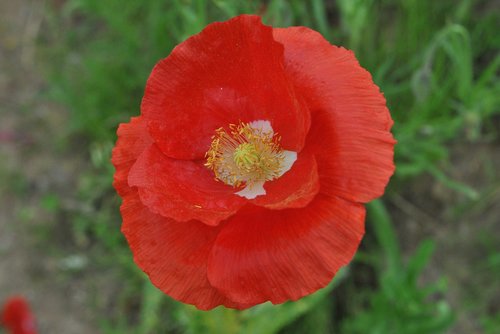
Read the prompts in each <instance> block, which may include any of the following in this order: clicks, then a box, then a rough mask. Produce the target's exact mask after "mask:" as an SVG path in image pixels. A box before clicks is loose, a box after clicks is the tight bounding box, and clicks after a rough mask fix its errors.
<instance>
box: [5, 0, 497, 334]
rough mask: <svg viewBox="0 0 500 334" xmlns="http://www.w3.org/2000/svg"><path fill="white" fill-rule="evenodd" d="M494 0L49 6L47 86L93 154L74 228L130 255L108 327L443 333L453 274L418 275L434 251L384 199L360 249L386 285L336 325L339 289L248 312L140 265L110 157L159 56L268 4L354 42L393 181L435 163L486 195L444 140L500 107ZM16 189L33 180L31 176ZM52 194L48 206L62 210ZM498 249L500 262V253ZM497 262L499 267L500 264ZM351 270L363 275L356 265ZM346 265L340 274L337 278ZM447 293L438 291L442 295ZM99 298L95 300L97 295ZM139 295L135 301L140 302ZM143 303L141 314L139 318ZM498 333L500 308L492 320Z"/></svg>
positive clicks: (489, 133)
mask: <svg viewBox="0 0 500 334" xmlns="http://www.w3.org/2000/svg"><path fill="white" fill-rule="evenodd" d="M488 3H489V2H488V1H487V0H461V1H432V0H405V1H396V0H338V1H336V2H334V1H326V0H312V1H302V0H290V1H285V0H268V1H257V0H254V1H243V0H240V1H229V0H172V1H166V0H149V1H121V0H107V1H101V0H68V1H66V2H65V4H64V5H63V7H62V9H61V11H59V12H56V11H54V10H52V9H48V10H47V19H46V25H47V27H48V29H47V33H46V35H45V38H47V41H46V42H48V44H49V45H50V48H46V49H44V50H43V56H44V57H45V58H46V59H47V60H48V63H50V64H52V67H51V68H50V69H48V70H47V73H48V74H47V76H48V77H49V80H50V83H51V85H50V87H51V89H50V95H51V97H53V98H54V99H57V100H58V101H60V102H62V103H63V104H65V105H66V106H67V108H68V110H69V112H70V113H71V129H70V130H71V131H70V133H71V134H76V135H78V136H80V137H83V138H85V139H86V140H87V141H88V142H90V143H91V144H90V145H89V149H88V155H89V157H90V162H91V164H90V165H89V167H88V168H87V169H86V170H85V171H84V172H83V173H82V175H81V176H80V179H79V183H78V189H77V192H78V198H79V199H80V200H81V203H83V204H81V206H78V207H76V208H74V209H73V212H72V214H73V216H74V217H75V218H74V225H73V230H72V233H73V239H74V240H75V242H76V244H77V245H79V246H81V247H87V246H88V245H89V244H93V243H95V241H96V240H97V241H98V242H97V244H98V247H99V251H100V252H101V253H103V254H107V255H106V256H103V257H101V258H100V259H99V261H100V262H102V263H101V264H102V265H103V266H108V267H110V266H113V267H117V265H118V267H120V268H121V270H123V273H122V274H121V276H120V277H122V278H123V279H124V280H125V283H124V286H126V289H124V291H123V292H122V293H121V295H120V298H119V300H118V302H117V305H116V307H115V309H114V311H113V312H112V315H111V316H110V315H109V314H107V319H103V321H102V329H103V332H104V333H141V334H142V333H163V332H165V333H181V332H188V333H210V332H212V333H276V332H278V331H280V330H281V331H282V332H286V333H300V332H307V333H325V332H327V331H330V330H331V328H332V327H336V328H340V329H341V330H342V333H402V334H404V333H442V332H444V331H445V330H446V329H447V328H449V326H450V324H451V323H452V321H453V314H452V312H451V311H450V309H449V307H448V305H447V304H446V303H445V302H443V301H442V300H440V299H437V300H434V301H432V300H433V298H437V297H436V295H439V293H441V292H443V291H444V290H445V285H446V284H445V280H444V279H441V280H438V281H437V283H433V284H426V285H423V286H421V285H420V284H418V281H419V276H420V274H421V272H422V270H423V268H424V267H425V266H426V264H427V263H428V260H429V258H430V256H431V254H432V251H433V247H434V245H433V243H432V241H424V242H423V243H422V244H421V245H420V247H419V248H418V249H417V251H416V252H415V254H413V256H412V257H411V258H410V259H409V260H408V261H407V262H406V263H405V262H404V261H403V260H402V254H401V250H400V248H399V245H398V242H397V238H396V236H395V232H394V230H393V226H392V222H391V221H390V218H389V215H388V214H387V212H386V211H385V208H384V206H383V204H382V203H381V202H375V203H374V204H372V205H371V206H370V211H369V212H370V222H371V223H372V226H373V228H374V233H375V235H376V244H374V245H370V246H371V248H370V249H369V250H366V251H365V252H364V253H360V254H359V255H358V256H357V261H358V262H359V263H365V264H366V265H368V266H369V267H370V268H372V269H373V271H374V273H375V274H374V276H375V281H376V283H377V285H376V289H375V290H373V291H371V287H369V286H367V287H364V289H361V291H357V290H356V291H352V295H350V296H349V300H347V301H345V304H346V309H347V315H346V316H345V317H344V318H343V319H342V320H341V323H339V324H333V325H332V314H333V313H334V310H333V309H332V305H331V300H330V298H328V296H329V292H330V290H331V289H332V288H333V287H334V286H335V285H336V284H337V282H338V278H337V280H335V281H334V283H333V284H332V285H330V286H329V287H328V288H326V289H324V290H322V291H320V292H318V293H316V294H314V295H312V296H310V297H308V298H304V299H302V300H300V301H298V302H295V303H287V304H284V305H281V306H272V305H270V304H264V305H261V306H258V307H256V308H253V309H251V310H247V311H244V312H236V311H233V310H227V309H223V308H218V309H215V310H214V311H211V312H201V311H198V310H195V309H194V308H192V307H186V306H184V305H181V304H179V303H175V302H173V301H171V300H170V299H167V298H164V297H163V296H164V295H163V294H162V293H160V292H158V291H157V290H156V289H155V288H154V287H152V286H151V284H150V283H149V281H148V280H145V279H144V278H145V277H144V274H142V273H141V272H140V271H139V270H138V269H137V268H136V267H135V266H134V264H133V263H132V261H131V255H130V252H129V251H128V249H127V247H126V245H125V241H124V239H123V237H122V236H121V235H120V233H119V228H120V227H119V221H120V218H119V217H118V212H117V207H118V205H119V202H118V200H117V198H116V196H114V192H113V190H112V189H111V182H112V174H113V168H112V167H111V166H110V164H109V156H110V152H111V147H112V145H113V141H114V139H115V129H116V127H117V124H119V123H120V122H126V121H128V119H129V117H130V116H132V115H137V114H139V110H140V101H141V97H142V94H143V90H144V85H145V82H146V80H147V77H148V75H149V73H150V71H151V69H152V68H153V66H154V64H155V63H156V62H157V61H158V60H160V59H161V58H163V57H165V56H167V55H168V54H169V52H170V50H171V49H172V48H173V47H174V46H175V45H176V44H178V43H179V42H181V41H183V40H184V39H186V38H187V37H188V36H190V35H192V34H195V33H197V32H199V31H200V30H201V29H203V27H204V26H205V25H206V24H208V23H210V22H212V21H215V20H225V19H228V18H229V17H232V16H235V15H238V14H241V13H258V14H260V15H262V16H263V20H264V22H266V23H267V24H272V25H276V26H290V25H305V26H309V27H311V28H313V29H316V30H318V31H320V32H321V33H322V34H323V35H324V36H325V37H326V38H327V39H328V40H330V41H331V42H332V43H334V44H337V45H343V46H346V47H348V48H350V49H353V50H354V51H355V53H356V55H357V57H358V59H359V60H360V63H361V64H362V66H364V67H365V68H367V69H368V70H369V71H370V72H371V73H372V74H373V78H374V81H375V82H376V83H377V84H378V85H379V86H380V87H381V90H382V91H383V92H384V94H385V96H386V98H387V101H388V106H389V109H390V110H391V114H392V116H393V118H394V120H395V125H394V134H395V137H396V139H397V140H398V145H397V146H396V165H397V174H396V176H397V178H396V183H397V185H399V186H404V184H405V182H406V181H407V180H408V179H409V178H411V177H414V176H417V175H420V174H422V173H429V174H431V175H433V176H434V177H435V179H436V180H437V181H438V182H441V183H443V184H444V185H445V186H447V187H449V188H451V189H454V190H456V191H459V192H462V193H464V194H465V195H467V196H468V197H469V198H471V199H475V198H477V196H478V194H477V193H476V191H475V190H474V189H471V188H469V187H467V186H465V185H463V184H461V183H458V182H456V181H454V180H452V179H450V178H449V177H448V176H447V175H446V173H444V172H443V170H444V168H443V167H445V166H446V164H447V155H448V150H447V144H448V143H449V142H450V141H453V140H456V139H457V138H462V139H463V140H468V141H478V140H491V139H495V136H496V135H497V134H496V132H495V128H494V126H493V122H492V119H493V117H497V116H498V113H499V111H500V110H499V109H498V105H500V83H499V80H498V69H499V66H500V56H499V55H498V49H499V48H500V38H499V34H498V33H497V30H498V29H497V28H496V25H497V20H498V17H497V16H496V15H494V13H491V12H488V11H484V10H481V7H482V6H486V5H487V4H488ZM13 186H14V187H22V186H23V185H22V182H19V185H17V186H16V185H13ZM59 205H60V203H59V199H58V198H57V197H56V196H53V195H47V196H46V197H45V198H44V199H43V200H42V206H43V207H44V208H45V209H46V210H48V211H51V212H52V211H55V210H58V208H59ZM491 254H493V255H491V256H489V257H488V261H490V262H491V263H493V264H498V255H495V253H494V251H492V253H491ZM497 268H498V267H497ZM352 275H356V273H355V272H353V273H352ZM338 277H339V276H338ZM436 293H437V294H436ZM97 304H98V303H97ZM131 304H132V305H134V307H132V309H131V306H130V305H131ZM131 315H132V316H131ZM482 323H483V325H484V328H485V330H487V331H488V330H489V331H490V332H491V333H493V332H494V328H495V326H498V323H499V320H498V316H496V317H495V316H485V317H483V318H482Z"/></svg>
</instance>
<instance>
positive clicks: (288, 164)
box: [278, 150, 297, 177]
mask: <svg viewBox="0 0 500 334" xmlns="http://www.w3.org/2000/svg"><path fill="white" fill-rule="evenodd" d="M283 155H284V156H285V159H283V168H282V169H281V171H280V174H279V175H278V177H280V176H281V175H283V174H285V173H286V172H288V171H289V170H290V169H291V168H292V166H293V164H294V163H295V161H296V160H297V152H294V151H286V150H284V151H283Z"/></svg>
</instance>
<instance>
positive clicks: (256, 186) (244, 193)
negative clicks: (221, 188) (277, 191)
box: [236, 181, 266, 199]
mask: <svg viewBox="0 0 500 334" xmlns="http://www.w3.org/2000/svg"><path fill="white" fill-rule="evenodd" d="M265 194H266V189H264V181H258V182H254V183H253V184H252V185H251V186H250V185H248V186H246V187H245V188H243V190H240V191H238V192H237V193H236V195H238V196H241V197H245V198H246V199H254V198H255V197H257V196H260V195H265Z"/></svg>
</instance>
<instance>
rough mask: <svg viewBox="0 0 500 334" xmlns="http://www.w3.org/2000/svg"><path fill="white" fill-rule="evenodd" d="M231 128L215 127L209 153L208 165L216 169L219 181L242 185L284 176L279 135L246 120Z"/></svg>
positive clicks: (236, 185)
mask: <svg viewBox="0 0 500 334" xmlns="http://www.w3.org/2000/svg"><path fill="white" fill-rule="evenodd" d="M229 130H230V133H227V132H226V131H225V130H224V128H219V129H217V130H215V135H214V136H213V137H212V144H211V145H210V149H209V150H208V152H207V153H206V154H205V156H206V158H207V162H206V163H205V166H207V167H208V168H209V169H211V170H213V172H214V174H215V179H216V180H220V181H222V182H224V183H225V184H229V185H232V186H234V187H239V186H241V185H242V184H246V185H250V186H252V184H254V183H255V182H260V181H270V180H272V179H275V178H277V177H279V176H280V175H281V171H282V169H283V161H284V158H285V157H284V153H283V149H282V148H281V146H280V144H279V142H280V139H281V138H280V137H279V136H277V135H274V134H273V133H272V132H266V131H264V130H262V129H257V128H253V127H252V126H251V124H250V123H242V122H240V123H239V124H238V125H236V124H230V125H229Z"/></svg>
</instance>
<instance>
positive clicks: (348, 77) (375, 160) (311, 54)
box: [274, 27, 395, 202]
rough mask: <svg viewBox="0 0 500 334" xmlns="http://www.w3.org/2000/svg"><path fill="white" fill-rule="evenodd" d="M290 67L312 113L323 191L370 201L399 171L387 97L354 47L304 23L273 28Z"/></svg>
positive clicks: (312, 144)
mask: <svg viewBox="0 0 500 334" xmlns="http://www.w3.org/2000/svg"><path fill="white" fill-rule="evenodd" d="M274 37H275V39H276V40H277V41H279V42H281V43H282V44H283V45H284V47H285V69H286V71H287V73H288V74H289V75H290V77H291V78H292V80H293V81H294V85H295V87H296V90H297V91H300V92H301V93H302V94H303V96H304V97H305V99H306V103H307V104H308V107H309V109H310V111H311V115H312V128H311V130H310V133H311V136H310V137H309V138H308V142H307V144H306V146H308V147H309V146H310V147H313V148H315V149H316V152H315V153H316V158H317V160H318V169H319V173H320V183H321V192H322V193H326V194H329V195H332V196H340V197H342V198H344V199H347V200H351V201H357V202H368V201H370V200H372V199H374V198H376V197H379V196H380V195H382V193H383V191H384V188H385V186H386V185H387V182H388V180H389V177H390V176H391V175H392V174H393V172H394V163H393V152H394V144H395V140H394V139H393V137H392V134H391V133H390V132H389V130H390V128H391V126H392V124H393V122H392V119H391V117H390V114H389V111H388V109H387V107H386V101H385V98H384V96H383V95H382V93H381V92H380V90H379V88H378V87H377V86H376V85H375V84H374V83H373V81H372V78H371V75H370V73H368V72H367V71H366V70H365V69H363V68H362V67H361V66H360V65H359V63H358V61H357V60H356V58H355V57H354V54H353V52H351V51H348V50H346V49H343V48H339V47H336V46H333V45H331V44H330V43H328V41H326V40H325V39H324V38H323V37H322V36H321V35H320V34H319V33H317V32H315V31H313V30H311V29H308V28H305V27H292V28H284V29H274Z"/></svg>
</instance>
